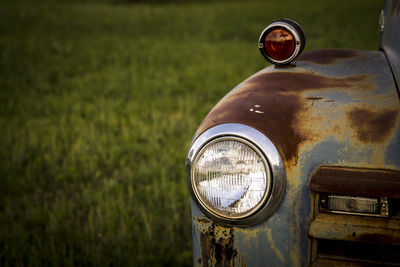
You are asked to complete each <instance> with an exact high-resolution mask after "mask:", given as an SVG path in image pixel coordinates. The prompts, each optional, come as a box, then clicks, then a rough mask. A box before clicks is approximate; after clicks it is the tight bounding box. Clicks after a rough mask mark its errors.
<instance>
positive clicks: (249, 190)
mask: <svg viewBox="0 0 400 267" xmlns="http://www.w3.org/2000/svg"><path fill="white" fill-rule="evenodd" d="M399 12H400V1H386V2H385V6H384V9H383V10H382V13H381V21H380V29H381V42H380V50H379V51H360V50H344V49H327V50H317V51H311V52H307V53H303V54H301V50H302V49H303V47H304V43H305V38H304V35H303V33H302V30H301V28H300V27H299V26H298V25H297V23H295V22H294V21H291V20H287V19H284V20H280V21H277V22H275V23H273V24H271V25H269V26H268V27H267V28H266V29H265V30H264V31H263V32H262V34H261V36H260V41H259V48H260V51H261V52H262V54H263V56H264V57H266V59H267V60H268V61H270V62H272V63H273V64H274V65H273V66H270V67H267V68H265V69H263V70H261V71H260V72H258V73H256V74H254V75H253V76H251V77H250V78H248V79H247V80H245V81H244V82H242V83H241V84H239V85H238V86H237V87H236V88H234V89H233V90H232V91H231V92H229V93H228V94H227V95H226V96H225V97H224V98H223V99H221V100H220V101H219V102H218V104H217V105H216V106H215V107H214V108H213V109H212V110H211V111H210V113H209V114H208V115H207V116H206V117H205V119H204V120H203V122H202V123H201V125H200V126H199V128H198V130H197V132H196V133H195V136H194V138H193V141H192V144H191V145H190V148H189V153H188V157H187V161H186V175H187V180H188V187H189V190H190V192H191V196H192V201H191V202H192V205H191V207H192V224H193V257H194V258H193V261H194V265H195V266H310V265H311V266H365V265H368V264H369V265H371V266H376V265H400V103H399V87H398V85H399V83H400V14H399ZM274 38H275V39H274ZM276 38H278V39H279V38H281V39H279V40H277V39H276Z"/></svg>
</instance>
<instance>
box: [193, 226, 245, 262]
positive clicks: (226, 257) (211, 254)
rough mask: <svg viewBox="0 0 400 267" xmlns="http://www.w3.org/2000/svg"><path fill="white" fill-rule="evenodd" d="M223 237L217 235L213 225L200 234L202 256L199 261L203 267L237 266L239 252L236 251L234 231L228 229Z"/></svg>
mask: <svg viewBox="0 0 400 267" xmlns="http://www.w3.org/2000/svg"><path fill="white" fill-rule="evenodd" d="M223 234H224V235H223V236H220V235H217V234H216V226H215V224H214V223H213V224H212V225H211V226H210V227H209V228H208V230H207V231H201V232H200V243H201V255H202V258H201V259H199V260H198V263H199V264H201V263H202V264H203V265H202V266H203V267H208V266H217V267H228V266H234V265H235V257H236V256H237V251H236V249H234V246H233V244H234V235H233V229H226V230H225V231H224V233H223Z"/></svg>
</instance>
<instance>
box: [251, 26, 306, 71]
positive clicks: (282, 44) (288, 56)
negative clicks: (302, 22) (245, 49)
mask: <svg viewBox="0 0 400 267" xmlns="http://www.w3.org/2000/svg"><path fill="white" fill-rule="evenodd" d="M304 45H305V36H304V32H303V30H302V29H301V27H300V26H299V24H297V23H296V22H295V21H293V20H289V19H282V20H278V21H276V22H274V23H271V24H270V25H268V26H267V27H266V28H265V29H264V30H263V32H262V33H261V35H260V38H259V40H258V47H259V49H260V52H261V54H262V55H263V57H264V58H265V59H266V60H268V61H269V62H271V63H272V64H275V65H285V64H289V63H290V62H292V61H293V60H294V59H295V58H296V57H297V56H298V55H299V54H300V53H301V52H302V51H303V49H304Z"/></svg>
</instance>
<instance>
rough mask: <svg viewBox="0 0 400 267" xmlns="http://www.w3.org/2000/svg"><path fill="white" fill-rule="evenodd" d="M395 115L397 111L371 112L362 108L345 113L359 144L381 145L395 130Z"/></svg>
mask: <svg viewBox="0 0 400 267" xmlns="http://www.w3.org/2000/svg"><path fill="white" fill-rule="evenodd" d="M397 115H398V111H397V110H383V111H376V112H373V111H371V110H368V109H364V108H354V109H353V110H351V111H350V112H348V113H347V118H348V120H349V121H350V125H351V126H352V127H353V129H354V130H355V131H356V136H357V139H358V140H359V141H360V142H363V143H381V142H382V141H383V140H385V139H386V138H387V137H388V135H390V133H391V132H392V130H393V129H394V128H395V126H396V120H397Z"/></svg>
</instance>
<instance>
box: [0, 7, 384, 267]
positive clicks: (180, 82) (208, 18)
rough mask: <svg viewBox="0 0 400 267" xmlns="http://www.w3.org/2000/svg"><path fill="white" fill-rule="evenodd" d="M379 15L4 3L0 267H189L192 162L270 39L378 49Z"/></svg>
mask: <svg viewBox="0 0 400 267" xmlns="http://www.w3.org/2000/svg"><path fill="white" fill-rule="evenodd" d="M381 4H382V3H381V1H376V0H368V1H345V0H341V1H311V0H307V1H301V2H300V1H294V0H293V1H287V0H281V1H206V2H197V1H194V0H192V1H190V2H186V1H184V0H181V1H177V2H174V1H169V2H168V3H163V2H162V1H161V0H160V1H156V3H154V1H153V2H152V3H146V1H145V0H143V1H141V2H140V3H139V4H133V3H124V2H121V1H115V2H113V1H111V0H109V1H107V0H102V1H100V2H99V1H90V0H86V1H83V2H79V1H76V2H69V1H56V0H53V1H52V0H47V1H21V0H14V1H2V2H1V3H0V265H1V266H60V265H61V266H82V265H85V266H86V265H90V266H100V265H101V266H103V265H107V266H109V265H113V266H183V265H186V266H190V265H191V264H192V259H191V257H192V254H191V253H192V252H191V250H192V248H191V219H190V203H189V193H188V191H187V187H186V181H185V176H184V162H185V157H186V151H187V148H188V146H189V144H190V141H191V138H192V136H193V134H194V132H195V130H196V127H197V126H198V125H199V123H200V122H201V120H202V118H203V117H204V116H205V115H206V114H207V112H208V111H209V110H210V109H211V107H212V106H213V105H214V104H215V103H216V102H217V101H218V100H219V99H220V98H221V97H222V96H223V95H224V94H226V93H227V92H228V91H229V90H230V89H231V88H233V87H234V86H235V85H236V84H237V83H239V82H240V81H242V80H243V79H245V78H246V77H248V76H249V75H250V74H252V73H254V72H255V71H257V70H259V69H261V68H263V67H265V66H266V65H267V64H266V62H265V61H264V60H263V59H262V57H261V55H260V54H259V51H258V48H257V39H258V35H259V33H260V32H261V30H262V29H263V28H264V27H265V26H266V25H267V24H268V23H270V22H272V21H273V20H275V19H279V18H282V17H289V18H293V19H295V20H297V21H298V22H299V23H300V24H301V25H302V26H303V28H304V30H305V32H306V36H307V45H306V50H311V49H319V48H328V47H349V48H358V49H377V47H378V37H379V33H378V17H379V11H380V8H381Z"/></svg>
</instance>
